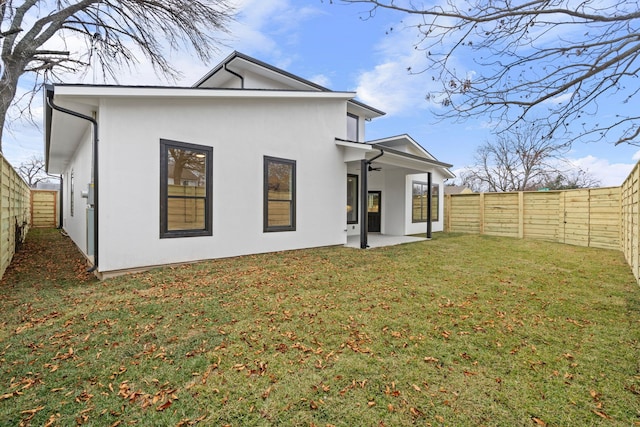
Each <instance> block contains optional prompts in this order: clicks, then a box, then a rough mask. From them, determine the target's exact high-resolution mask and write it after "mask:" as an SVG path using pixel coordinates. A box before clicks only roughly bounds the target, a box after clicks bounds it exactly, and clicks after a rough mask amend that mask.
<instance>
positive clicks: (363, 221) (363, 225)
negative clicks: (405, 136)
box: [360, 159, 369, 249]
mask: <svg viewBox="0 0 640 427" xmlns="http://www.w3.org/2000/svg"><path fill="white" fill-rule="evenodd" d="M368 168H369V162H368V161H367V159H362V160H360V171H361V173H360V181H361V182H360V200H361V201H362V202H361V209H360V249H367V246H369V242H368V236H367V233H368V232H369V223H368V215H367V213H368V211H369V209H368V204H367V202H368V197H369V183H368V182H367V178H368V177H367V175H369V174H368V172H367V170H368Z"/></svg>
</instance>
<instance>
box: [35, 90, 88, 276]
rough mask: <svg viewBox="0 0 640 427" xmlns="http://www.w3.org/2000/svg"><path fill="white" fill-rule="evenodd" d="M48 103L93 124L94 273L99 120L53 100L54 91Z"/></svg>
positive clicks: (48, 98)
mask: <svg viewBox="0 0 640 427" xmlns="http://www.w3.org/2000/svg"><path fill="white" fill-rule="evenodd" d="M47 105H49V107H51V108H53V109H54V110H57V111H60V112H61V113H65V114H69V115H71V116H74V117H77V118H79V119H82V120H87V121H89V122H91V124H92V125H93V177H92V178H93V209H94V210H93V217H94V218H93V239H94V243H93V244H94V245H95V247H94V248H93V267H91V268H90V269H89V270H87V272H89V273H93V272H94V271H96V270H97V269H98V121H97V120H96V119H94V118H93V117H91V116H85V115H84V114H81V113H78V112H77V111H73V110H69V109H67V108H64V107H60V106H59V105H56V104H55V103H54V102H53V92H52V93H51V95H49V96H47ZM60 210H62V209H60Z"/></svg>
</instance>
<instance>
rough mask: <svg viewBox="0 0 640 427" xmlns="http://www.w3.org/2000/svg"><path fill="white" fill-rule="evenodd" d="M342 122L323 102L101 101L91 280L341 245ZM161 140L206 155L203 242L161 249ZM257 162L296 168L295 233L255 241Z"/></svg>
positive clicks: (184, 241) (259, 196) (341, 105)
mask: <svg viewBox="0 0 640 427" xmlns="http://www.w3.org/2000/svg"><path fill="white" fill-rule="evenodd" d="M345 116H346V106H345V102H344V101H341V100H328V99H323V100H318V99H315V100H309V99H294V100H291V99H288V100H268V99H226V100H224V101H221V100H208V101H207V100H194V99H191V100H180V99H175V100H172V101H169V100H166V99H165V100H163V101H162V102H158V101H157V100H156V101H154V100H153V99H146V100H145V99H126V100H125V99H117V98H105V99H103V100H102V102H101V106H100V119H101V120H102V124H101V134H100V149H99V156H100V189H99V191H100V216H99V219H100V222H99V226H100V230H99V233H100V243H99V245H100V246H99V255H100V257H99V270H100V271H102V272H108V271H117V270H124V269H130V268H138V267H147V266H154V265H161V264H168V263H177V262H189V261H196V260H202V259H212V258H220V257H230V256H236V255H245V254H252V253H260V252H272V251H279V250H288V249H299V248H306V247H317V246H327V245H338V244H344V243H345V242H346V233H345V212H344V205H345V200H346V185H345V177H346V174H347V170H346V165H345V164H344V162H343V158H342V152H341V150H340V148H339V147H336V145H335V138H336V137H344V135H345V133H346V126H345ZM160 139H168V140H174V141H180V142H186V143H190V144H199V145H203V146H211V147H213V160H212V162H213V177H212V183H213V197H212V206H213V209H212V217H213V235H212V236H199V237H182V238H165V239H160V237H159V229H160ZM264 156H272V157H279V158H283V159H290V160H295V161H296V167H297V183H296V184H297V191H296V196H297V200H296V217H297V221H296V230H295V231H287V232H270V233H265V232H263V158H264ZM134 236H135V237H134Z"/></svg>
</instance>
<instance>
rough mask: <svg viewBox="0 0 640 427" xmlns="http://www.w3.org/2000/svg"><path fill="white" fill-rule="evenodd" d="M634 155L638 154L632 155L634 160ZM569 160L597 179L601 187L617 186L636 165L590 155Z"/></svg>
mask: <svg viewBox="0 0 640 427" xmlns="http://www.w3.org/2000/svg"><path fill="white" fill-rule="evenodd" d="M636 156H638V153H636V154H635V155H634V160H635V157H636ZM570 162H571V163H572V164H573V165H575V166H576V167H577V168H580V169H582V170H584V171H585V172H588V173H590V174H591V175H592V176H594V177H595V178H596V179H598V180H599V181H600V183H601V185H602V186H603V187H618V186H620V185H622V183H623V182H624V180H625V179H626V178H627V176H628V175H629V173H631V170H632V169H633V167H634V166H635V165H636V164H635V163H610V162H609V160H607V159H603V158H598V157H595V156H592V155H588V156H586V157H582V158H579V159H571V160H570Z"/></svg>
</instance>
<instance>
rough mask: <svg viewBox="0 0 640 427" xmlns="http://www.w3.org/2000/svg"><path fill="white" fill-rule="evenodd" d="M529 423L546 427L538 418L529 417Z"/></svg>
mask: <svg viewBox="0 0 640 427" xmlns="http://www.w3.org/2000/svg"><path fill="white" fill-rule="evenodd" d="M531 421H533V422H534V423H536V424H537V425H539V426H546V425H547V423H545V422H544V421H542V420H541V419H540V418H537V417H531Z"/></svg>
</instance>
